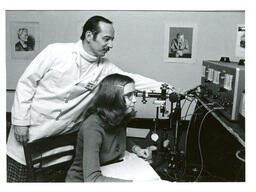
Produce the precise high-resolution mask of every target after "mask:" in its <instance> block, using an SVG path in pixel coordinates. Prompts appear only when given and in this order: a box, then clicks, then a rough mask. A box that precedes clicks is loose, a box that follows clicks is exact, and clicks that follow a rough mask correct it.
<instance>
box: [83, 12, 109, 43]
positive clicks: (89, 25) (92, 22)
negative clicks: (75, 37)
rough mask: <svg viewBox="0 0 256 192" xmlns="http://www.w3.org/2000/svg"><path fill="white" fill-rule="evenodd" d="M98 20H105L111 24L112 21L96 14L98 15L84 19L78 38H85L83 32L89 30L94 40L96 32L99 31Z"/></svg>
mask: <svg viewBox="0 0 256 192" xmlns="http://www.w3.org/2000/svg"><path fill="white" fill-rule="evenodd" d="M99 22H105V23H109V24H112V21H110V20H108V19H106V18H105V17H102V16H98V15H96V16H93V17H91V18H90V19H88V20H87V21H86V23H85V24H84V26H83V32H82V35H81V37H80V39H81V40H82V41H83V40H84V39H85V33H86V32H87V31H91V32H92V34H93V39H94V40H95V39H96V37H97V35H98V33H99V32H100V27H99Z"/></svg>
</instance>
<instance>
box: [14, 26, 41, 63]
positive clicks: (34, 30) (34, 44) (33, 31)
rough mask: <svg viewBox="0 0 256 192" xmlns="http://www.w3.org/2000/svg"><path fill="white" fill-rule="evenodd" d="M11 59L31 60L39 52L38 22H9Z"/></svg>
mask: <svg viewBox="0 0 256 192" xmlns="http://www.w3.org/2000/svg"><path fill="white" fill-rule="evenodd" d="M10 27H11V28H10V33H11V34H10V35H11V38H10V40H11V57H12V59H33V58H34V57H35V56H36V55H37V54H38V52H39V43H40V41H39V22H11V23H10Z"/></svg>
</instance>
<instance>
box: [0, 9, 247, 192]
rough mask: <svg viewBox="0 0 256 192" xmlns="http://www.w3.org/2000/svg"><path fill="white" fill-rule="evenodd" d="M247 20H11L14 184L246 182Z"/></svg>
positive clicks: (202, 14)
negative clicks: (244, 53) (241, 53)
mask: <svg viewBox="0 0 256 192" xmlns="http://www.w3.org/2000/svg"><path fill="white" fill-rule="evenodd" d="M245 14H246V11H245V10H244V9H242V8H241V9H236V10H211V11H208V10H191V9H190V10H166V9H165V10H101V9H98V10H97V9H93V10H82V8H81V9H80V10H53V9H49V10H47V9H45V10H35V9H33V10H6V11H5V22H6V27H5V34H6V41H5V43H6V44H5V47H6V55H5V62H4V63H5V67H6V87H5V90H4V92H5V93H6V98H5V103H6V106H5V108H4V110H5V111H4V114H5V115H6V127H4V128H3V129H2V132H6V138H4V141H5V143H4V146H3V148H5V149H6V151H4V152H3V153H4V154H3V156H4V158H5V159H6V163H5V165H4V166H5V167H6V169H5V171H4V172H3V175H4V179H5V182H6V183H42V182H43V183H69V184H71V183H72V184H74V183H103V182H104V183H105V182H106V183H114V182H115V183H117V182H119V183H132V185H133V183H135V184H136V183H139V182H143V186H144V185H145V186H147V185H150V184H154V183H156V184H164V185H166V186H167V187H166V188H165V189H164V190H166V191H169V190H173V188H172V186H173V184H177V183H179V184H182V185H184V184H185V183H186V184H189V183H193V184H195V186H196V187H197V186H200V185H201V184H202V183H208V182H210V183H221V184H222V183H231V184H232V185H233V184H234V183H242V184H244V183H246V181H247V179H248V178H247V176H246V165H247V159H246V155H245V154H246V152H247V147H248V145H247V137H246V134H245V128H247V127H246V126H247V125H246V123H245V121H246V118H247V114H248V113H245V103H246V102H245V98H246V97H245V95H246V94H247V92H245V60H244V58H243V57H241V58H240V57H237V53H236V51H235V50H236V49H237V48H236V47H237V46H238V43H237V42H239V48H240V49H243V50H245V31H244V29H245ZM223 18H225V19H223ZM238 26H240V28H237V27H238ZM242 26H244V28H243V27H242ZM246 48H247V46H246ZM240 59H243V61H241V60H240ZM4 121H5V119H4ZM245 125H246V126H245ZM26 186H30V185H26ZM65 186H66V185H65ZM67 186H69V185H67ZM87 186H88V185H86V186H85V189H84V190H87V188H86V187H87ZM95 186H96V185H92V188H95V189H96V188H97V187H95ZM111 186H112V185H111ZM156 186H157V185H156ZM179 186H180V185H179ZM28 188H29V187H28ZM63 188H64V187H63ZM67 188H68V187H67ZM109 188H110V189H111V190H112V187H109ZM114 188H117V189H118V190H120V191H121V187H120V188H119V187H114ZM31 189H32V188H31ZM35 189H37V188H35ZM69 189H70V188H69ZM175 190H177V189H175ZM178 191H182V190H178Z"/></svg>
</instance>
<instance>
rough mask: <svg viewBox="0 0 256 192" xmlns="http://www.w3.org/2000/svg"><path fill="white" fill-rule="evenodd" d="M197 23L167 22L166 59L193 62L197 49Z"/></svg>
mask: <svg viewBox="0 0 256 192" xmlns="http://www.w3.org/2000/svg"><path fill="white" fill-rule="evenodd" d="M196 38H197V25H196V24H193V23H166V24H165V35H164V60H165V61H166V62H175V63H193V62H195V58H196V49H197V45H196V43H197V41H196Z"/></svg>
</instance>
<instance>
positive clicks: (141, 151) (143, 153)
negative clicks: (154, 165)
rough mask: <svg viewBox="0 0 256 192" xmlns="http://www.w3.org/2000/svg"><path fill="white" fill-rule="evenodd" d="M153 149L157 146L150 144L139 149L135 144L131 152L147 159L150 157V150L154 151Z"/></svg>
mask: <svg viewBox="0 0 256 192" xmlns="http://www.w3.org/2000/svg"><path fill="white" fill-rule="evenodd" d="M155 150H157V147H156V146H154V145H151V146H149V147H147V148H146V149H141V148H140V147H139V146H137V145H136V146H134V147H133V152H134V153H135V154H136V155H138V156H139V157H142V158H144V159H146V160H147V161H149V160H151V159H152V151H155Z"/></svg>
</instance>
